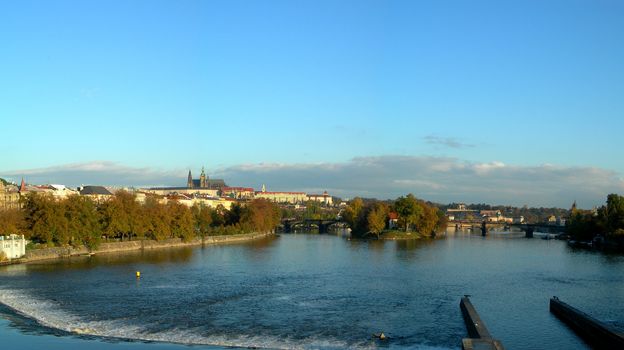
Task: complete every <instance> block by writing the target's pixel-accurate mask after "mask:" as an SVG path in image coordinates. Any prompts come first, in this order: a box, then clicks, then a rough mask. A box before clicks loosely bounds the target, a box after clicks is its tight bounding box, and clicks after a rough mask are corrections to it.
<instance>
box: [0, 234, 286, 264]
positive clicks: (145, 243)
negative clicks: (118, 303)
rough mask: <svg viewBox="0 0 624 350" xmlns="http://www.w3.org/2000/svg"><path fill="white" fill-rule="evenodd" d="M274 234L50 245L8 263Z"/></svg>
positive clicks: (255, 237)
mask: <svg viewBox="0 0 624 350" xmlns="http://www.w3.org/2000/svg"><path fill="white" fill-rule="evenodd" d="M272 235H274V233H246V234H239V235H223V236H206V237H204V238H196V239H193V240H191V241H188V242H184V241H182V239H180V238H171V239H166V240H163V241H155V240H148V239H145V240H136V241H125V242H105V243H101V244H100V245H99V246H98V247H97V248H96V249H93V250H89V249H88V248H87V247H78V248H74V247H50V248H42V249H31V250H27V251H26V255H25V256H24V257H23V258H20V259H13V260H11V261H9V262H8V263H7V264H21V263H28V262H33V261H42V260H53V259H63V258H70V257H72V256H85V255H98V254H110V253H120V252H129V251H136V250H151V249H167V248H177V247H191V246H201V245H215V244H227V243H238V242H246V241H252V240H255V239H260V238H265V237H268V236H272Z"/></svg>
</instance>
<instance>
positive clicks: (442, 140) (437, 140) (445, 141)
mask: <svg viewBox="0 0 624 350" xmlns="http://www.w3.org/2000/svg"><path fill="white" fill-rule="evenodd" d="M423 139H424V140H425V142H427V143H428V144H431V145H435V146H443V147H448V148H471V147H475V145H473V144H470V143H465V142H462V141H460V140H458V139H457V138H454V137H440V136H436V135H427V136H425V137H423Z"/></svg>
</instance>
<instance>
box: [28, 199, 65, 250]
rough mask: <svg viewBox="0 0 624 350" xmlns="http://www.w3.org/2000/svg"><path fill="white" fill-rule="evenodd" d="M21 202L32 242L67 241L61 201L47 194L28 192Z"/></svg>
mask: <svg viewBox="0 0 624 350" xmlns="http://www.w3.org/2000/svg"><path fill="white" fill-rule="evenodd" d="M23 204H24V217H25V220H26V227H27V229H28V230H29V231H30V232H31V234H30V238H31V239H32V240H33V241H34V242H37V243H44V244H48V245H54V244H58V245H65V244H67V243H68V242H69V237H68V236H67V219H66V218H65V215H64V211H65V208H64V206H63V205H62V204H61V203H59V202H57V201H56V200H55V199H54V198H53V197H52V196H51V195H49V194H37V193H29V194H28V195H26V197H25V199H24V202H23Z"/></svg>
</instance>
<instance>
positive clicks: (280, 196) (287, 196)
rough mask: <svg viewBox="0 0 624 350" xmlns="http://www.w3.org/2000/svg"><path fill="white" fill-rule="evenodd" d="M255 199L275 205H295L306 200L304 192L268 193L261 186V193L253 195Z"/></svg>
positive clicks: (306, 196)
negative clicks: (264, 200)
mask: <svg viewBox="0 0 624 350" xmlns="http://www.w3.org/2000/svg"><path fill="white" fill-rule="evenodd" d="M255 198H264V199H266V200H269V201H271V202H275V203H289V204H297V203H304V202H305V201H307V200H308V195H307V194H306V193H305V192H268V191H267V190H266V187H265V186H264V185H262V191H260V192H256V193H255Z"/></svg>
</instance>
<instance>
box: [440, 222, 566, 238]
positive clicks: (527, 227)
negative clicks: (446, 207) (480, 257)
mask: <svg viewBox="0 0 624 350" xmlns="http://www.w3.org/2000/svg"><path fill="white" fill-rule="evenodd" d="M449 225H454V226H455V228H456V229H458V228H463V227H469V228H472V229H475V228H478V229H480V230H481V235H482V236H486V235H487V233H488V231H490V230H491V229H492V228H495V227H502V228H503V229H511V228H512V227H518V228H520V230H521V231H524V232H525V237H527V238H533V234H534V233H535V232H536V231H537V232H544V233H565V232H566V231H565V226H558V225H552V224H549V223H534V224H529V223H501V222H487V221H454V222H449Z"/></svg>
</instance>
